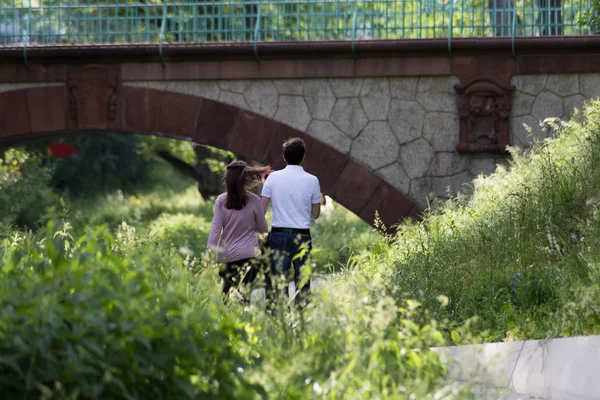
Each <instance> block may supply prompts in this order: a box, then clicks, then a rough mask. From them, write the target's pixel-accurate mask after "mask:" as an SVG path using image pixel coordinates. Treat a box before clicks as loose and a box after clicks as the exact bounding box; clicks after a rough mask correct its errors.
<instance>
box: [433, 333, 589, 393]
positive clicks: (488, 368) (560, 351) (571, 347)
mask: <svg viewBox="0 0 600 400" xmlns="http://www.w3.org/2000/svg"><path fill="white" fill-rule="evenodd" d="M435 351H437V352H438V353H439V354H441V355H442V357H443V358H444V359H445V360H446V361H447V362H448V370H449V372H450V376H451V377H452V378H453V379H456V380H460V381H468V382H473V383H477V384H484V385H489V386H492V387H496V388H506V389H508V390H511V391H514V392H516V393H522V394H526V395H529V396H537V397H542V398H544V399H547V400H597V399H600V336H582V337H573V338H565V339H552V340H548V341H540V340H527V341H519V342H507V343H489V344H483V345H468V346H460V347H445V348H437V349H435Z"/></svg>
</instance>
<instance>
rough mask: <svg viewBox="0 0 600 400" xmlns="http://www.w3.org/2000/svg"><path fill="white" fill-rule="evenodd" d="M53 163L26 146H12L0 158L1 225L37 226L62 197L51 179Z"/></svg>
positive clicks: (58, 203)
mask: <svg viewBox="0 0 600 400" xmlns="http://www.w3.org/2000/svg"><path fill="white" fill-rule="evenodd" d="M51 176H52V167H51V166H44V165H42V161H41V159H40V158H39V157H36V156H34V155H31V154H30V153H28V152H26V151H23V150H16V149H8V150H6V151H5V152H4V153H3V154H2V158H0V209H1V210H2V213H1V215H0V226H1V225H4V226H5V227H6V226H11V225H16V226H18V227H22V228H35V227H36V225H37V224H38V223H39V222H40V219H41V218H42V216H43V215H44V214H45V213H46V212H48V211H49V209H50V208H52V207H60V199H59V198H58V197H57V196H56V195H55V194H54V193H53V192H52V189H51V188H50V185H49V182H50V179H51Z"/></svg>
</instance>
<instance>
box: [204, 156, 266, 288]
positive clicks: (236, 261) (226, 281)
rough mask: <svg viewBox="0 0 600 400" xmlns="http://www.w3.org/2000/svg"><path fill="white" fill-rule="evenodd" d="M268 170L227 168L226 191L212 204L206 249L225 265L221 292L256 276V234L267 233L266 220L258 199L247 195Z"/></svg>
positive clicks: (245, 166)
mask: <svg viewBox="0 0 600 400" xmlns="http://www.w3.org/2000/svg"><path fill="white" fill-rule="evenodd" d="M269 172H271V168H270V167H250V166H249V165H248V164H246V163H245V162H243V161H234V162H232V163H231V164H229V165H228V166H227V172H226V173H225V185H226V187H227V192H226V193H223V194H221V195H219V197H217V200H216V201H215V215H214V218H213V220H212V223H211V225H210V234H209V236H208V245H207V249H208V250H209V251H216V252H217V261H218V262H221V263H224V264H225V265H224V266H223V267H222V268H221V270H220V271H219V275H220V276H221V278H222V279H223V293H224V294H225V295H228V294H229V291H230V290H231V288H232V287H233V286H235V285H236V284H240V283H244V284H248V283H252V282H253V281H254V280H255V279H256V276H257V274H258V271H257V270H256V268H254V267H252V259H253V258H255V257H256V255H257V253H258V252H259V250H260V241H259V238H258V237H257V233H258V234H265V233H266V232H267V229H268V228H267V221H266V220H265V215H264V212H263V208H262V203H261V200H260V197H258V196H257V195H255V194H254V193H252V192H250V190H252V189H253V188H254V187H256V186H257V185H259V184H260V183H261V181H262V180H261V174H263V173H269Z"/></svg>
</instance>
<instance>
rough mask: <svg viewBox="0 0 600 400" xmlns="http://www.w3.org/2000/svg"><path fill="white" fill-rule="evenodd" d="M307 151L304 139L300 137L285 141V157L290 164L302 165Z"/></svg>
mask: <svg viewBox="0 0 600 400" xmlns="http://www.w3.org/2000/svg"><path fill="white" fill-rule="evenodd" d="M305 151H306V147H305V146H304V140H302V139H300V138H291V139H288V140H286V141H285V142H284V143H283V158H285V161H286V162H287V163H288V164H289V165H300V163H301V162H302V159H303V158H304V152H305Z"/></svg>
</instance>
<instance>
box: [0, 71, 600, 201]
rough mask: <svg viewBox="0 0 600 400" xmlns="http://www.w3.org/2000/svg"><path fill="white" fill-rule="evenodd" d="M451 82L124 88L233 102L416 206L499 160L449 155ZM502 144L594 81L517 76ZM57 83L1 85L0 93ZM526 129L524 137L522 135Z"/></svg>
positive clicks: (585, 93) (573, 101)
mask: <svg viewBox="0 0 600 400" xmlns="http://www.w3.org/2000/svg"><path fill="white" fill-rule="evenodd" d="M456 83H458V79H457V78H455V77H448V76H445V77H406V78H351V79H285V80H268V79H267V80H220V81H207V80H204V81H139V82H124V85H126V86H135V87H146V88H152V89H159V90H166V91H171V92H177V93H184V94H190V95H196V96H199V97H203V98H208V99H211V100H217V101H221V102H223V103H228V104H232V105H235V106H238V107H240V108H243V109H246V110H250V111H252V112H255V113H257V114H260V115H263V116H266V117H269V118H272V119H274V120H276V121H279V122H282V123H285V124H287V125H289V126H292V127H294V128H297V129H299V130H300V131H302V132H306V133H307V134H309V135H311V136H313V137H315V138H317V139H319V140H321V141H322V142H324V143H327V144H328V145H330V146H331V147H333V148H335V149H336V150H338V151H340V152H342V153H344V154H348V155H349V156H350V157H352V158H353V159H355V160H357V161H359V162H360V163H362V164H364V165H365V166H367V167H369V169H371V170H372V171H374V172H375V173H376V174H377V175H379V176H381V177H382V178H383V179H385V180H386V181H388V182H389V183H390V184H392V185H394V186H395V187H396V188H398V189H399V190H400V191H401V192H403V193H406V194H407V195H408V196H409V197H411V198H413V199H414V200H416V201H417V202H418V203H420V204H421V205H422V206H425V205H426V203H427V197H428V196H429V195H430V194H435V195H437V196H438V197H442V198H443V197H446V196H447V194H448V187H450V188H451V189H452V190H451V192H452V193H456V191H457V190H458V189H459V188H460V187H461V185H462V184H463V183H466V182H469V181H471V180H472V179H473V178H474V177H475V176H477V175H478V174H480V173H484V174H487V173H490V172H492V171H493V170H494V169H495V166H496V164H497V163H503V162H505V159H506V157H505V156H502V155H491V154H458V153H457V152H456V150H455V147H456V144H457V143H458V116H457V106H456V93H455V91H454V88H453V87H454V85H455V84H456ZM511 84H512V85H514V86H515V87H516V89H515V94H514V98H513V106H512V112H511V143H512V144H513V145H517V146H522V147H527V146H528V145H530V144H531V142H532V140H535V139H541V138H544V137H546V136H547V135H548V134H549V130H548V129H544V128H543V127H541V126H540V123H539V122H540V121H541V120H543V119H545V118H547V117H562V118H567V117H569V116H570V115H571V113H572V111H573V109H574V108H575V107H581V105H582V103H583V102H584V101H585V100H586V99H588V98H591V97H600V74H561V75H555V74H545V75H520V76H515V77H513V78H512V81H511ZM57 85H62V83H42V84H40V83H21V84H10V83H2V84H0V92H4V91H11V90H19V89H25V88H28V87H38V86H57ZM524 124H527V125H529V126H530V127H531V134H529V132H528V131H527V129H526V128H525V127H524Z"/></svg>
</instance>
